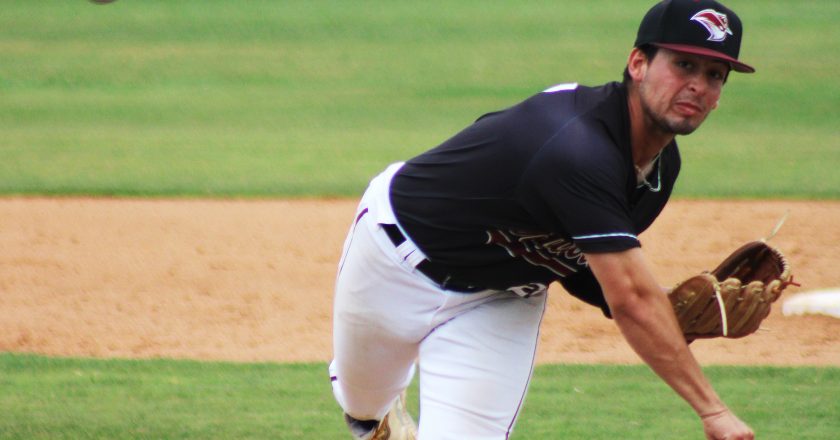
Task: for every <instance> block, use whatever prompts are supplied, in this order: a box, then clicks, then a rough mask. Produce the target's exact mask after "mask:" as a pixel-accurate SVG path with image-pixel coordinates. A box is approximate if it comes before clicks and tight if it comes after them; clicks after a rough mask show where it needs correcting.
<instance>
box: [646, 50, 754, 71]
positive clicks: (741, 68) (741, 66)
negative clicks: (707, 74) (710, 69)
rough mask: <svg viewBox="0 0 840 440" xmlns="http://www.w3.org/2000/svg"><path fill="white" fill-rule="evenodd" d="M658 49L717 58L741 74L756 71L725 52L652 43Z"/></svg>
mask: <svg viewBox="0 0 840 440" xmlns="http://www.w3.org/2000/svg"><path fill="white" fill-rule="evenodd" d="M652 44H653V45H654V46H656V47H663V48H665V49H670V50H675V51H677V52H686V53H690V54H694V55H702V56H706V57H710V58H715V59H718V60H721V61H725V62H727V63H729V65H730V66H732V70H734V71H736V72H741V73H754V72H755V69H754V68H753V67H752V66H750V65H749V64H744V63H742V62H740V61H738V60H736V59H735V58H732V57H731V56H729V55H726V54H725V53H723V52H718V51H716V50H712V49H707V48H705V47H698V46H689V45H687V44H665V43H652Z"/></svg>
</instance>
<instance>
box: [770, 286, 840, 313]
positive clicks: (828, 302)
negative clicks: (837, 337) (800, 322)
mask: <svg viewBox="0 0 840 440" xmlns="http://www.w3.org/2000/svg"><path fill="white" fill-rule="evenodd" d="M782 314H784V315H785V316H791V315H806V314H810V315H828V316H833V317H835V318H840V288H836V289H822V290H813V291H810V292H805V293H800V294H797V295H794V296H791V297H790V298H788V299H787V300H785V302H784V303H783V304H782Z"/></svg>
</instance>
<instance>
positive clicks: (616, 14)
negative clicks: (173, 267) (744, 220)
mask: <svg viewBox="0 0 840 440" xmlns="http://www.w3.org/2000/svg"><path fill="white" fill-rule="evenodd" d="M650 3H651V1H650V0H632V1H624V2H613V1H606V0H592V1H587V2H570V1H567V2H559V3H558V2H554V3H552V2H549V3H546V2H525V1H519V2H516V1H511V2H502V1H489V2H488V1H484V0H481V1H480V0H468V1H451V0H430V1H426V2H412V1H389V2H379V1H372V0H368V1H353V2H331V1H325V0H286V1H282V2H276V1H270V0H249V1H247V2H233V1H229V0H180V1H168V0H143V1H137V0H134V1H130V0H119V1H116V2H114V3H112V4H109V5H104V6H103V5H94V4H92V3H90V2H87V1H83V0H75V1H67V0H40V1H37V2H34V1H32V2H4V4H3V12H2V14H0V66H2V67H0V133H2V137H0V138H2V139H0V154H2V157H3V160H2V161H0V176H2V179H0V194H57V195H62V194H99V195H112V194H113V195H208V196H230V195H236V196H310V195H344V196H357V195H358V194H359V193H360V192H361V191H362V189H363V188H364V186H365V184H366V183H367V181H368V179H369V178H370V177H371V175H373V174H374V173H376V172H377V171H379V170H380V169H381V168H383V167H384V166H385V165H386V164H387V163H389V162H391V161H395V160H400V159H406V158H408V157H410V156H412V155H414V154H417V153H419V152H421V151H423V150H425V149H427V148H430V147H432V146H434V145H436V144H437V143H439V142H440V141H442V140H443V139H445V138H446V137H448V136H450V135H451V134H453V133H454V132H455V131H457V130H459V129H460V128H462V127H464V126H465V125H467V124H468V123H470V122H471V121H472V120H473V119H475V118H476V117H477V116H479V115H480V114H482V113H484V112H486V111H489V110H493V109H498V108H502V107H505V106H508V105H511V104H513V103H515V102H517V101H519V100H521V99H523V98H525V97H527V96H529V95H531V94H533V93H535V92H537V91H539V90H542V89H543V88H545V87H547V86H549V85H552V84H555V83H558V82H567V81H578V82H582V83H585V84H598V83H602V82H605V81H610V80H614V79H617V78H619V76H620V73H621V70H622V69H623V67H624V62H625V60H626V55H627V53H628V51H629V49H630V45H631V44H632V40H633V38H634V33H635V30H636V26H637V23H638V20H639V19H640V18H641V15H642V13H643V12H644V11H645V10H646V8H647V7H649V5H650ZM730 3H731V4H730V6H732V7H733V8H735V9H736V10H738V11H739V12H740V13H741V15H742V17H743V19H744V21H745V28H746V37H745V42H744V47H743V48H742V52H743V56H744V59H746V60H747V61H749V62H751V63H753V64H754V65H756V67H757V68H758V71H759V73H758V74H756V75H751V76H747V75H735V76H733V78H732V79H731V81H730V84H729V85H728V86H727V88H726V90H725V92H724V98H723V102H722V107H721V108H720V110H718V112H717V113H716V114H715V115H713V118H712V120H710V121H709V122H708V123H707V124H706V125H705V126H704V127H703V128H701V130H700V131H699V132H698V133H697V134H695V135H693V136H691V137H688V138H685V139H684V142H683V146H684V148H683V154H684V158H685V167H684V170H685V171H684V175H683V178H682V179H681V181H680V182H679V186H678V187H677V194H678V195H683V196H691V197H694V196H702V197H708V196H712V197H732V196H740V197H799V198H838V197H840V173H835V172H834V169H835V168H837V166H838V165H840V130H838V128H837V123H836V120H835V119H836V117H835V113H836V111H837V109H838V107H837V106H838V104H837V103H838V102H840V85H838V83H837V81H836V80H835V78H834V77H835V73H836V72H837V71H838V69H840V56H838V53H840V28H839V27H838V26H836V23H837V20H838V19H840V3H838V2H831V1H799V0H768V1H762V2H748V1H746V0H732V1H731V2H730Z"/></svg>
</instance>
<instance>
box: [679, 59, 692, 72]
mask: <svg viewBox="0 0 840 440" xmlns="http://www.w3.org/2000/svg"><path fill="white" fill-rule="evenodd" d="M676 64H677V66H678V67H680V68H681V69H685V70H691V68H693V67H694V64H693V63H692V62H691V61H687V60H677V61H676Z"/></svg>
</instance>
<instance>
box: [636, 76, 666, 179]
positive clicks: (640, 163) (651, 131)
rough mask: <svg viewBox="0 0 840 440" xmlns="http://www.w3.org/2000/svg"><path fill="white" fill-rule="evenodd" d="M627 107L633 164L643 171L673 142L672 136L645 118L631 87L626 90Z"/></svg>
mask: <svg viewBox="0 0 840 440" xmlns="http://www.w3.org/2000/svg"><path fill="white" fill-rule="evenodd" d="M627 107H628V110H629V113H630V146H631V149H632V152H633V164H634V165H636V166H637V167H639V168H641V169H645V168H646V167H648V166H649V165H650V163H651V161H653V159H654V158H655V157H656V156H657V155H658V154H659V153H660V152H661V151H662V149H664V148H665V147H666V146H668V144H670V143H671V141H673V140H674V134H673V133H666V132H664V131H663V130H662V129H660V128H659V127H658V126H657V125H656V124H655V123H654V122H653V121H652V120H651V119H650V117H649V116H647V114H646V113H645V110H644V108H643V107H642V102H641V99H640V97H639V93H638V90H637V89H636V88H635V87H632V86H631V87H628V90H627Z"/></svg>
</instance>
